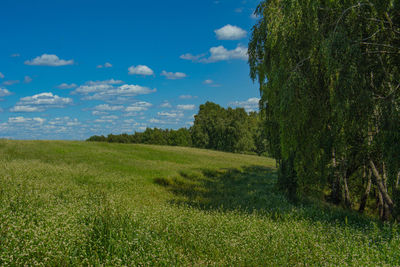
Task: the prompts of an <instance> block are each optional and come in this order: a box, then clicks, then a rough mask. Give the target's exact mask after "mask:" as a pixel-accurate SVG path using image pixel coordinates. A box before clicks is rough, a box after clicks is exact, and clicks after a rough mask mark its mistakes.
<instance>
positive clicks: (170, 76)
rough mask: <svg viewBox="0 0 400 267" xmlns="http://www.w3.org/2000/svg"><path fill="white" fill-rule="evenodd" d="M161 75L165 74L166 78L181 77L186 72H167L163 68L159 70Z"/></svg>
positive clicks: (184, 75)
mask: <svg viewBox="0 0 400 267" xmlns="http://www.w3.org/2000/svg"><path fill="white" fill-rule="evenodd" d="M161 75H162V76H165V77H166V78H167V79H168V80H176V79H183V78H185V77H186V74H185V73H183V72H167V71H165V70H163V71H162V72H161Z"/></svg>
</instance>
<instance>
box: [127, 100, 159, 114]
mask: <svg viewBox="0 0 400 267" xmlns="http://www.w3.org/2000/svg"><path fill="white" fill-rule="evenodd" d="M151 106H153V104H151V103H149V102H145V101H138V102H136V103H133V104H131V105H130V106H128V107H126V108H125V111H126V112H138V111H145V110H148V109H149V107H151Z"/></svg>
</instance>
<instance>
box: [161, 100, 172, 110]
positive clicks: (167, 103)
mask: <svg viewBox="0 0 400 267" xmlns="http://www.w3.org/2000/svg"><path fill="white" fill-rule="evenodd" d="M160 107H162V108H172V106H171V104H170V103H169V102H168V101H164V102H163V103H162V104H161V105H160Z"/></svg>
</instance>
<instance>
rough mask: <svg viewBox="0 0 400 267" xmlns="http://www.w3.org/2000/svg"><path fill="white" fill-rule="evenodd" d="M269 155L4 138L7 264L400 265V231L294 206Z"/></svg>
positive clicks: (3, 253) (0, 198)
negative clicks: (280, 189) (280, 185)
mask: <svg viewBox="0 0 400 267" xmlns="http://www.w3.org/2000/svg"><path fill="white" fill-rule="evenodd" d="M275 182H276V174H275V163H274V161H273V160H271V159H266V158H262V157H256V156H249V155H239V154H230V153H222V152H216V151H208V150H201V149H193V148H181V147H165V146H151V145H125V144H109V143H89V142H67V141H7V140H1V141H0V265H48V266H50V265H51V266H56V265H197V266H199V265H216V266H222V265H230V266H231V265H240V266H249V265H250V266H266V265H276V266H282V265H340V266H342V265H357V266H361V265H363V266H365V265H400V231H399V229H398V228H397V226H395V225H389V224H388V225H381V224H380V223H378V222H376V221H374V220H372V219H370V218H366V217H360V216H358V215H357V214H355V213H350V212H345V211H342V210H341V209H335V208H330V207H328V206H326V205H322V204H320V205H316V204H303V205H300V204H299V205H296V206H295V205H292V204H290V203H289V202H288V201H287V200H286V199H285V198H284V197H283V196H282V195H281V194H279V193H278V192H277V191H276V190H275V188H274V184H275Z"/></svg>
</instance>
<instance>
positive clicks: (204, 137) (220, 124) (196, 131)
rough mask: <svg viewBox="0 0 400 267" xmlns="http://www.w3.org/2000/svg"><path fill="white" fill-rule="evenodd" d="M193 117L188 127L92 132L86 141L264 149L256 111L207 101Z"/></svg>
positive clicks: (242, 150) (241, 150) (243, 150)
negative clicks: (128, 132) (93, 133)
mask: <svg viewBox="0 0 400 267" xmlns="http://www.w3.org/2000/svg"><path fill="white" fill-rule="evenodd" d="M194 118H195V120H194V124H193V126H192V127H190V128H189V129H187V128H180V129H178V130H173V129H165V130H164V129H158V128H154V129H151V128H147V129H146V130H145V131H144V132H135V133H134V134H132V135H129V134H126V133H124V134H109V135H108V136H107V137H105V136H103V135H102V136H98V135H94V136H91V137H89V138H88V139H87V141H100V142H110V143H135V144H153V145H170V146H186V147H197V148H207V149H213V150H220V151H227V152H235V153H253V154H258V155H262V154H266V152H267V146H266V144H267V143H266V140H265V135H264V131H263V125H262V122H263V120H262V119H261V117H260V115H259V114H258V113H257V112H250V113H247V112H246V111H245V110H244V109H243V108H235V109H232V108H227V109H225V108H223V107H221V106H220V105H218V104H215V103H213V102H206V103H205V104H203V105H200V108H199V112H198V114H197V115H195V116H194Z"/></svg>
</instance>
